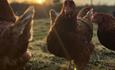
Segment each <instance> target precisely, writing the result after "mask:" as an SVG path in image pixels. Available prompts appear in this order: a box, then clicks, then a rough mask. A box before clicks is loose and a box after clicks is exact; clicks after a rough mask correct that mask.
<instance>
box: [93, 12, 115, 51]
mask: <svg viewBox="0 0 115 70" xmlns="http://www.w3.org/2000/svg"><path fill="white" fill-rule="evenodd" d="M93 22H94V23H96V24H98V32H97V35H98V39H99V41H100V43H101V44H102V45H104V46H105V47H106V48H108V49H111V50H114V51H115V17H113V16H111V15H109V14H105V13H95V14H94V16H93Z"/></svg>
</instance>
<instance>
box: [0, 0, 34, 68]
mask: <svg viewBox="0 0 115 70" xmlns="http://www.w3.org/2000/svg"><path fill="white" fill-rule="evenodd" d="M33 15H34V8H33V7H30V8H29V9H27V10H26V12H25V13H24V14H23V15H22V16H20V17H18V18H16V17H17V16H15V14H14V12H13V11H12V9H11V7H10V5H9V4H8V2H7V0H0V70H17V69H19V68H21V67H22V66H23V65H24V64H25V63H26V62H27V61H28V60H29V59H30V57H31V54H30V53H29V52H28V51H27V48H28V43H29V38H30V37H31V33H30V29H31V21H32V19H33Z"/></svg>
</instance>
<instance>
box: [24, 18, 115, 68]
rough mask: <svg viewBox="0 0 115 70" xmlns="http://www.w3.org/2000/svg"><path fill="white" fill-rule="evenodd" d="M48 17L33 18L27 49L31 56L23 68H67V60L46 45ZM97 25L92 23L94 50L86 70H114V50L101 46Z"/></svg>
mask: <svg viewBox="0 0 115 70" xmlns="http://www.w3.org/2000/svg"><path fill="white" fill-rule="evenodd" d="M49 22H50V21H49V19H40V20H34V28H33V30H34V35H33V36H34V39H33V41H32V42H30V46H29V50H30V51H31V52H32V58H31V60H30V61H29V62H28V63H27V65H26V67H25V70H67V69H66V67H67V65H68V61H67V60H66V59H64V58H60V57H56V56H54V55H53V54H50V53H49V52H48V50H47V46H46V36H47V34H48V30H49V25H50V23H49ZM96 30H97V26H96V25H94V37H93V40H92V41H93V43H94V44H95V50H94V52H93V54H92V56H91V59H90V62H89V64H88V65H87V69H86V70H115V52H114V51H111V50H109V49H107V48H105V47H103V46H102V45H101V44H100V43H99V41H98V39H97V37H96Z"/></svg>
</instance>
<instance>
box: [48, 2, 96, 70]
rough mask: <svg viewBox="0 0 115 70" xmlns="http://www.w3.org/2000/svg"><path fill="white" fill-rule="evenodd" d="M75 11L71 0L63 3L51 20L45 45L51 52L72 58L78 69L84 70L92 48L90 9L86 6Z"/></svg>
mask: <svg viewBox="0 0 115 70" xmlns="http://www.w3.org/2000/svg"><path fill="white" fill-rule="evenodd" d="M52 12H53V11H51V13H52ZM53 13H55V12H53ZM77 13H78V12H77V10H76V6H75V4H74V2H73V0H66V1H65V2H64V3H63V7H62V9H61V12H60V14H59V15H57V17H56V18H55V17H54V18H55V19H53V20H51V21H53V22H52V26H51V29H50V31H49V34H48V36H47V46H48V50H49V52H51V53H52V54H54V55H56V56H59V57H63V58H66V59H68V60H74V62H75V64H76V67H77V69H78V70H86V69H85V67H86V65H87V63H88V62H89V59H90V55H91V53H92V51H93V48H94V46H93V45H92V43H91V39H92V34H93V29H92V28H93V26H92V23H91V16H92V9H91V8H89V7H86V8H83V9H82V10H81V11H80V12H79V13H78V14H77ZM53 15H54V14H53ZM50 16H51V17H52V15H50Z"/></svg>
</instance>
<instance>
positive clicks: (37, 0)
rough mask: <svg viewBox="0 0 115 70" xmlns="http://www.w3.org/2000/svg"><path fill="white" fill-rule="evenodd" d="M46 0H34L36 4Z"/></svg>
mask: <svg viewBox="0 0 115 70" xmlns="http://www.w3.org/2000/svg"><path fill="white" fill-rule="evenodd" d="M45 1H46V0H36V1H35V2H36V3H38V4H44V3H45Z"/></svg>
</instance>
